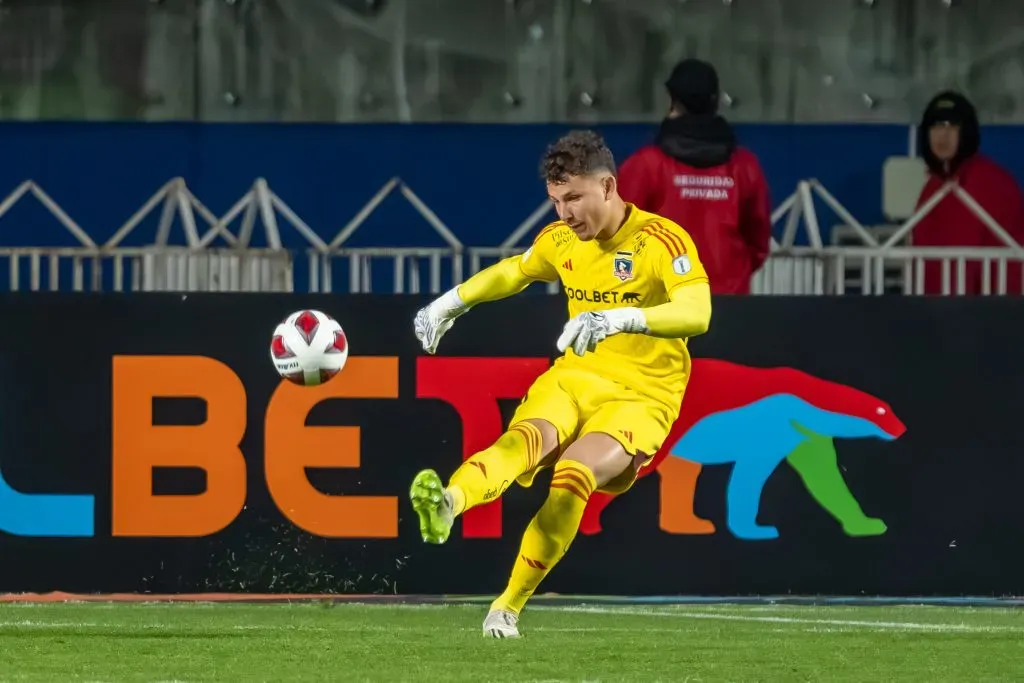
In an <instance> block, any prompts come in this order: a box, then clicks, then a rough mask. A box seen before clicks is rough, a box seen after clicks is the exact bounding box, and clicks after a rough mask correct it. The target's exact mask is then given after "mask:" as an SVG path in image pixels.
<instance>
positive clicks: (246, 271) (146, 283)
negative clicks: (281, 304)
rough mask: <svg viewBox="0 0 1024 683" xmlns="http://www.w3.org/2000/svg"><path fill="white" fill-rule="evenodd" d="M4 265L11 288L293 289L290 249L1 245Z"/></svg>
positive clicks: (105, 289)
mask: <svg viewBox="0 0 1024 683" xmlns="http://www.w3.org/2000/svg"><path fill="white" fill-rule="evenodd" d="M3 268H6V269H7V278H6V280H7V286H8V290H9V291H12V292H18V291H31V292H39V291H51V292H56V291H74V292H86V291H89V292H103V291H113V292H125V291H131V292H290V291H292V263H291V255H290V254H289V253H288V252H286V251H268V250H255V249H254V250H246V251H239V250H236V249H204V250H195V249H188V248H186V247H140V248H133V247H122V248H118V249H112V250H105V249H99V248H92V249H90V248H86V247H82V248H74V247H66V248H49V249H33V248H2V247H0V269H3Z"/></svg>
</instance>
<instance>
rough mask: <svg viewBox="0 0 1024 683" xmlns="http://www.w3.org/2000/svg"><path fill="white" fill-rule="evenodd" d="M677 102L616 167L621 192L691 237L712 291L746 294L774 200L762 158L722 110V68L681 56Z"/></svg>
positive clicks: (765, 242) (760, 259)
mask: <svg viewBox="0 0 1024 683" xmlns="http://www.w3.org/2000/svg"><path fill="white" fill-rule="evenodd" d="M665 87H666V88H667V90H668V94H669V97H671V100H672V104H671V107H670V109H669V112H668V115H667V116H666V117H665V119H664V120H663V121H662V122H661V127H660V129H659V130H658V135H657V137H656V139H655V142H654V144H651V145H647V146H645V147H643V148H641V149H640V150H638V151H637V152H636V153H635V154H633V156H631V157H629V158H628V159H626V161H625V162H624V163H623V164H622V166H621V168H620V169H619V192H620V194H621V195H622V196H623V197H624V198H625V199H626V201H629V202H632V203H634V204H636V205H637V206H639V207H640V208H641V209H644V210H645V211H651V212H654V213H658V214H661V215H662V216H665V217H666V218H670V219H672V220H673V221H675V222H676V223H678V224H679V225H681V226H683V227H684V228H685V229H686V231H687V232H688V233H689V234H690V236H691V237H693V241H694V243H695V244H696V246H697V249H698V250H699V251H700V256H701V260H702V261H703V262H704V265H705V268H706V269H707V272H708V277H709V279H710V280H711V291H712V292H713V293H715V294H749V293H750V278H751V276H752V275H753V274H754V273H755V272H756V271H757V269H758V268H760V267H761V265H762V264H763V263H764V261H765V259H766V258H767V257H768V246H769V243H770V241H771V230H772V223H771V205H770V203H769V195H768V184H767V182H766V181H765V178H764V173H763V172H762V171H761V165H760V163H758V160H757V157H756V156H754V154H753V153H752V152H750V151H749V150H746V149H744V148H743V147H740V146H738V145H737V143H736V136H735V135H734V134H733V130H732V127H731V126H730V125H729V123H728V122H727V121H726V120H725V119H724V118H722V117H721V116H719V115H718V113H717V112H718V74H717V73H716V72H715V68H714V67H713V66H712V65H711V64H708V63H707V62H702V61H700V60H696V59H687V60H684V61H682V62H680V63H679V64H678V65H677V66H676V68H675V69H674V70H673V71H672V75H671V76H670V77H669V79H668V81H666V83H665Z"/></svg>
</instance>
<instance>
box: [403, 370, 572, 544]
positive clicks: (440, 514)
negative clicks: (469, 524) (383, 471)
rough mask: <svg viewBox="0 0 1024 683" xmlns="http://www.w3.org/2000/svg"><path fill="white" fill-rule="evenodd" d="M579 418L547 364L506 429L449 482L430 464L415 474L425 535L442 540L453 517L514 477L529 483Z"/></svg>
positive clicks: (413, 491) (415, 502)
mask: <svg viewBox="0 0 1024 683" xmlns="http://www.w3.org/2000/svg"><path fill="white" fill-rule="evenodd" d="M578 420H579V417H578V413H577V410H576V406H575V404H574V403H573V401H572V399H571V398H570V397H569V396H568V395H567V394H566V393H565V392H564V391H563V390H562V389H561V387H560V384H559V376H558V372H557V371H556V370H554V369H551V370H548V371H547V372H545V373H544V374H543V375H541V376H540V377H539V378H537V380H536V381H535V382H534V384H533V386H531V387H530V390H529V391H528V392H527V394H526V397H525V398H524V399H523V401H522V403H520V405H519V408H518V409H517V410H516V414H515V416H513V418H512V426H511V427H509V429H508V431H506V432H505V433H504V434H502V435H501V437H499V438H498V440H497V441H495V442H494V444H493V445H492V446H491V447H490V448H487V449H485V450H483V451H480V452H479V453H476V454H474V455H473V456H471V457H470V458H468V459H467V460H465V461H464V462H463V463H462V465H461V466H460V467H459V468H458V469H457V470H455V473H454V474H452V477H451V479H450V480H449V482H448V486H447V487H445V486H444V485H443V483H442V481H441V477H440V476H439V475H438V473H437V472H435V471H434V470H423V471H422V472H420V473H419V474H417V475H416V478H415V479H413V483H412V487H411V488H410V490H409V497H410V499H411V500H412V506H413V509H414V510H415V511H416V514H417V516H419V520H420V533H421V534H422V536H423V540H424V541H425V542H427V543H444V542H445V541H446V540H448V535H449V534H450V533H451V528H452V525H453V524H454V522H455V518H456V517H458V516H459V515H461V514H462V513H464V512H465V511H466V510H469V509H471V508H474V507H476V506H477V505H480V504H482V503H486V502H488V501H491V500H494V499H495V498H498V497H499V496H501V495H502V494H503V493H504V492H505V490H506V489H508V487H509V485H511V483H512V482H513V481H516V479H517V478H520V477H522V478H521V479H520V483H521V484H523V485H525V486H528V485H529V482H530V481H532V473H533V472H535V471H536V470H537V469H538V468H539V467H541V466H543V465H544V464H545V463H547V462H548V461H549V460H550V461H551V462H553V459H552V457H551V456H553V455H555V454H557V453H558V451H559V445H560V443H563V442H565V441H567V439H568V437H569V435H571V434H572V433H573V432H574V431H575V430H576V425H577V422H578ZM524 475H525V476H524Z"/></svg>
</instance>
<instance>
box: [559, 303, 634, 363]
mask: <svg viewBox="0 0 1024 683" xmlns="http://www.w3.org/2000/svg"><path fill="white" fill-rule="evenodd" d="M647 331H648V330H647V320H646V319H645V318H644V313H643V311H641V310H640V309H639V308H633V307H628V308H612V309H609V310H607V311H597V312H594V311H591V312H589V313H580V314H579V315H577V316H576V317H575V318H573V319H572V320H570V321H569V322H567V323H566V324H565V328H563V330H562V335H561V336H560V337H559V338H558V341H557V342H556V345H557V346H558V350H559V351H561V352H562V353H565V350H566V349H568V348H569V347H570V346H571V347H572V350H573V352H574V353H575V354H576V355H577V356H582V355H583V354H584V353H586V352H587V351H594V350H595V349H596V348H597V345H598V343H599V342H601V341H604V340H605V339H606V338H608V337H610V336H612V335H613V334H619V333H620V332H633V333H641V334H643V333H646V332H647Z"/></svg>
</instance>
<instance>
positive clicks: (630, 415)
mask: <svg viewBox="0 0 1024 683" xmlns="http://www.w3.org/2000/svg"><path fill="white" fill-rule="evenodd" d="M670 428H671V417H670V414H669V411H668V410H667V409H662V408H661V407H660V406H659V405H658V404H653V405H652V403H651V402H650V401H646V400H632V401H631V400H625V401H611V402H607V403H604V404H602V405H601V406H600V407H599V408H598V409H597V410H596V411H594V413H593V415H592V416H591V417H590V419H588V420H587V421H586V423H585V424H584V425H583V428H582V429H581V435H580V437H579V438H578V439H577V440H576V441H575V442H573V444H572V445H571V446H569V447H568V448H567V449H566V451H565V453H563V454H562V456H561V458H559V460H558V463H557V464H556V465H555V472H554V475H553V476H552V479H551V490H550V492H549V494H548V497H547V500H545V501H544V504H543V505H542V506H541V509H540V510H539V511H538V512H537V515H536V516H535V517H534V518H533V520H532V521H531V522H530V525H529V526H528V527H527V529H526V533H525V534H524V535H523V540H522V543H521V545H520V549H519V555H518V556H517V558H516V562H515V566H514V567H513V569H512V576H511V577H510V579H509V583H508V587H507V588H506V589H505V592H504V593H502V594H501V595H500V596H499V597H498V599H497V600H495V601H494V603H493V604H492V605H491V611H490V613H489V614H488V616H487V619H486V620H485V621H484V632H485V634H487V635H491V636H495V637H515V636H518V635H519V631H518V618H519V613H520V612H521V611H522V609H523V608H524V607H525V605H526V602H527V600H529V599H530V597H531V596H532V595H533V593H534V591H536V590H537V587H538V586H539V585H540V583H541V581H542V580H543V579H544V577H545V576H547V575H548V573H549V572H550V571H551V569H552V568H553V567H554V566H555V565H556V564H557V563H558V561H559V560H561V559H562V556H563V555H565V553H566V551H568V549H569V546H570V545H571V544H572V542H573V539H575V537H576V533H577V531H578V529H579V525H580V520H581V519H582V518H583V511H584V510H585V509H586V507H587V502H588V501H589V499H590V496H591V494H592V493H593V492H594V491H598V490H602V491H606V492H609V493H621V492H623V491H625V490H626V489H628V488H629V487H631V486H632V484H633V482H634V481H635V480H636V473H637V471H638V470H639V469H640V467H641V466H642V465H643V464H644V463H645V462H647V461H648V460H649V459H650V457H651V455H653V454H654V453H655V452H656V451H657V450H658V448H659V447H660V445H661V442H662V441H664V439H665V437H666V436H667V434H668V431H669V429H670ZM489 625H490V627H491V628H488V626H489Z"/></svg>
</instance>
